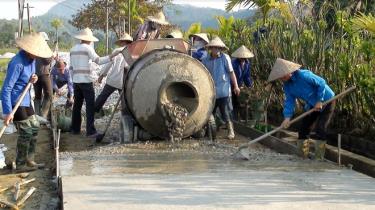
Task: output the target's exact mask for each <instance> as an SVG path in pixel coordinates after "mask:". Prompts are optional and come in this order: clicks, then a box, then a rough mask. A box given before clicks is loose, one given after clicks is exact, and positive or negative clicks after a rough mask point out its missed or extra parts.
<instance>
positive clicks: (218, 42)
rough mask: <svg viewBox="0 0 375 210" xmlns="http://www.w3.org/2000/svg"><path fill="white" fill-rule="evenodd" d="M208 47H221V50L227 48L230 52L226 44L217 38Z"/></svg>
mask: <svg viewBox="0 0 375 210" xmlns="http://www.w3.org/2000/svg"><path fill="white" fill-rule="evenodd" d="M206 47H220V48H225V49H227V50H228V47H227V46H226V45H225V44H224V42H223V41H221V39H220V38H219V37H218V36H217V37H215V38H213V39H212V40H211V41H210V42H209V43H208V44H207V45H206Z"/></svg>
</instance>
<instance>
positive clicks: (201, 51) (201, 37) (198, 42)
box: [189, 33, 210, 61]
mask: <svg viewBox="0 0 375 210" xmlns="http://www.w3.org/2000/svg"><path fill="white" fill-rule="evenodd" d="M189 39H192V46H191V48H192V50H193V54H192V56H193V58H195V59H198V60H199V61H202V59H203V58H204V57H206V56H207V50H206V48H205V47H206V44H208V42H210V40H209V39H208V36H207V34H206V33H197V34H191V35H189Z"/></svg>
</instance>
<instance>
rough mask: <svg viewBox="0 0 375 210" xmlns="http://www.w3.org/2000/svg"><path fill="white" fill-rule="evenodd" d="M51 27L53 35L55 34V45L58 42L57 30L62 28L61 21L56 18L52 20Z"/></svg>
mask: <svg viewBox="0 0 375 210" xmlns="http://www.w3.org/2000/svg"><path fill="white" fill-rule="evenodd" d="M51 26H52V27H53V28H54V29H55V33H56V44H57V43H58V42H59V33H58V30H59V28H60V27H62V26H63V22H62V20H60V19H58V18H54V19H53V20H52V21H51Z"/></svg>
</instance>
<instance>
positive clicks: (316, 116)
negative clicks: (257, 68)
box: [268, 58, 335, 160]
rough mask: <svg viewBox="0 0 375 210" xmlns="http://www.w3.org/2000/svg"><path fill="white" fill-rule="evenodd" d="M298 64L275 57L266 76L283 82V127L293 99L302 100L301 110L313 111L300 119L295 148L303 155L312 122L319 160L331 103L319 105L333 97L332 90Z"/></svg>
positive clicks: (323, 147) (290, 115) (316, 156)
mask: <svg viewBox="0 0 375 210" xmlns="http://www.w3.org/2000/svg"><path fill="white" fill-rule="evenodd" d="M300 67H301V65H299V64H296V63H293V62H290V61H287V60H284V59H280V58H278V59H277V60H276V63H275V65H274V66H273V68H272V71H271V73H270V75H269V77H268V81H269V82H271V81H273V80H276V79H280V80H282V81H283V83H284V92H285V102H284V111H283V113H284V121H283V123H282V124H281V125H282V126H283V127H285V128H287V127H289V122H290V118H291V117H292V116H293V114H294V108H295V104H296V99H301V100H303V101H304V102H305V110H310V109H314V110H315V111H314V112H313V113H311V114H310V115H308V116H306V117H305V119H304V120H303V121H302V124H301V128H300V130H299V133H298V139H299V140H298V141H297V147H298V149H299V151H300V153H301V154H302V155H303V156H304V157H307V155H308V153H309V145H308V141H307V140H306V139H308V138H309V135H310V132H311V130H312V126H313V125H314V124H316V126H315V130H316V134H315V136H311V137H312V138H314V139H316V140H315V158H316V159H320V160H323V159H324V152H325V143H326V131H327V127H328V124H329V122H330V120H331V117H332V114H333V112H334V107H335V103H334V102H331V103H329V104H328V105H326V106H324V107H323V105H322V104H323V102H325V101H327V100H329V99H331V98H332V97H334V95H335V93H334V92H333V91H332V89H331V88H330V87H329V86H328V85H327V83H326V81H325V80H324V79H323V78H321V77H319V76H317V75H315V74H314V73H313V72H311V71H309V70H304V69H300Z"/></svg>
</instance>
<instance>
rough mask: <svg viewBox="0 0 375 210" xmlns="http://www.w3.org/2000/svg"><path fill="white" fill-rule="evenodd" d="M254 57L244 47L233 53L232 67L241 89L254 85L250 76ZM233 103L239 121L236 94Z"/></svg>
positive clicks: (233, 96) (234, 114)
mask: <svg viewBox="0 0 375 210" xmlns="http://www.w3.org/2000/svg"><path fill="white" fill-rule="evenodd" d="M252 57H254V54H253V53H252V52H251V51H250V50H249V49H247V47H245V46H244V45H242V46H241V47H239V48H238V49H237V50H236V51H234V52H233V53H232V58H233V59H232V66H233V69H234V73H235V75H236V79H237V85H238V87H240V89H243V88H250V87H251V85H252V83H253V82H252V80H251V75H250V67H251V63H250V61H249V59H250V58H252ZM232 103H233V116H234V119H235V120H238V118H239V108H240V102H239V99H238V96H237V95H236V94H232Z"/></svg>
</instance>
